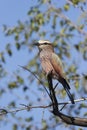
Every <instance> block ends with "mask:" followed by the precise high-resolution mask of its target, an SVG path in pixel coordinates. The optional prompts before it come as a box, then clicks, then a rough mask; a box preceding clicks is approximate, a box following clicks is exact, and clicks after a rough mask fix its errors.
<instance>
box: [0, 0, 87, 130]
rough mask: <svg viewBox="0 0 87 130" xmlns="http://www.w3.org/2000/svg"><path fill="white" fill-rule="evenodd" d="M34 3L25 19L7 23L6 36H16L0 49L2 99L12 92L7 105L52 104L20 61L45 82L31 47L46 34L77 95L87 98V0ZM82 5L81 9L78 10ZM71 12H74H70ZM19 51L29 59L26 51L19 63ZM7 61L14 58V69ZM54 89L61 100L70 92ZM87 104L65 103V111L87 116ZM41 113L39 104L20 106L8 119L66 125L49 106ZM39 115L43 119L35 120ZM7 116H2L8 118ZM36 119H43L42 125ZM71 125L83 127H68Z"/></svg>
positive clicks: (29, 126) (29, 129) (32, 125)
mask: <svg viewBox="0 0 87 130" xmlns="http://www.w3.org/2000/svg"><path fill="white" fill-rule="evenodd" d="M36 3H37V4H36V5H35V4H34V5H31V6H30V8H29V10H28V12H27V17H28V19H27V20H25V22H22V21H20V20H19V21H18V23H17V25H15V26H14V27H12V28H11V27H8V26H7V25H3V31H4V34H5V37H12V38H14V40H13V41H12V42H11V43H10V42H9V43H4V44H5V48H4V50H2V51H0V79H1V81H2V83H1V88H0V97H1V99H2V100H4V99H5V97H6V96H7V97H8V100H7V102H6V103H4V105H5V106H4V107H6V106H8V108H9V109H11V108H15V107H16V106H18V105H19V104H20V103H23V104H29V105H32V106H33V105H34V104H37V103H38V104H42V105H45V104H49V103H50V101H49V98H48V96H47V94H46V92H45V91H44V89H43V87H41V84H40V82H39V81H38V80H37V79H35V77H34V76H33V75H32V74H31V73H29V72H27V71H25V70H23V69H21V68H20V67H19V66H18V65H22V66H23V65H24V66H26V67H27V68H28V69H30V70H31V71H33V72H34V74H36V75H37V76H38V77H39V79H41V80H42V82H43V84H44V85H45V86H47V82H46V79H45V76H44V74H42V73H41V67H40V62H39V59H38V55H37V49H36V48H33V46H32V43H33V41H34V40H38V39H47V40H50V41H51V42H53V43H54V46H55V51H56V53H58V55H59V56H60V58H61V59H62V61H63V63H64V68H65V72H66V74H67V78H68V79H69V81H70V84H71V87H72V89H71V92H72V93H73V95H74V97H75V98H76V99H77V98H78V97H83V96H84V97H85V96H86V94H87V76H86V73H87V71H86V67H85V66H86V65H87V64H86V62H87V31H86V28H87V27H86V26H87V13H86V12H87V10H86V11H85V10H84V8H85V6H87V2H86V0H67V1H64V2H63V3H62V2H61V1H58V0H55V1H52V0H36ZM61 3H62V4H61ZM72 10H73V14H72ZM78 10H79V11H80V13H77V14H75V13H76V11H77V12H78ZM68 14H70V16H69V17H68ZM21 51H22V53H25V54H26V58H25V57H23V55H22V57H21V60H22V59H23V64H21V62H18V63H17V61H18V60H19V59H17V58H18V54H19V53H21ZM14 55H15V57H16V62H15V59H14ZM9 60H10V61H11V62H15V63H16V68H15V69H14V68H13V67H12V69H11V70H12V71H11V70H10V72H12V74H10V72H9V69H8V68H10V67H7V68H6V66H7V65H11V63H10V64H9ZM7 69H8V70H7ZM83 69H84V70H83ZM84 73H85V74H84ZM77 75H78V76H77ZM81 77H83V78H81ZM83 88H84V89H83ZM43 93H44V94H43ZM56 93H57V94H58V101H59V102H62V99H63V100H64V97H66V94H65V93H64V91H63V90H62V89H61V87H60V86H58V88H57V90H56ZM60 93H61V94H60ZM66 99H67V98H66ZM67 100H68V99H67ZM2 107H3V106H2ZM86 107H87V106H86V104H85V102H84V103H83V104H82V103H81V104H78V103H77V104H75V105H74V106H72V105H71V106H66V108H64V109H65V110H64V111H65V112H66V113H67V114H69V115H72V114H74V115H76V116H77V115H79V116H86V114H87V113H86V109H85V108H86ZM83 109H84V110H83ZM67 110H68V111H67ZM43 112H44V114H42V110H41V111H38V110H36V109H35V110H30V111H26V112H24V111H22V112H21V114H18V113H17V114H18V115H17V114H12V115H11V117H9V118H10V120H12V119H14V120H15V121H12V122H11V123H10V124H11V125H13V126H12V129H13V130H18V129H26V130H33V129H44V130H48V129H54V128H57V127H60V126H59V124H61V125H62V126H63V127H65V124H64V123H63V122H61V121H60V120H59V119H57V118H56V117H55V116H53V115H52V114H51V113H49V112H48V111H47V110H46V112H45V110H44V111H43ZM37 113H38V114H37ZM81 113H82V114H81ZM46 114H47V115H48V117H46ZM38 115H39V116H40V117H39V116H38ZM37 116H38V118H39V119H37V120H36V118H37ZM3 118H4V117H2V118H1V119H0V121H1V122H6V121H4V120H3ZM18 122H19V123H18ZM36 122H39V125H38V123H36ZM68 127H69V126H67V128H68ZM69 129H80V128H79V127H78V128H77V127H76V128H73V127H69Z"/></svg>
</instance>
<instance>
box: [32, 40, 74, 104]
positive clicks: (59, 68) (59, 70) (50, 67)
mask: <svg viewBox="0 0 87 130" xmlns="http://www.w3.org/2000/svg"><path fill="white" fill-rule="evenodd" d="M33 45H35V46H38V49H39V58H40V61H41V66H42V69H43V71H44V72H45V74H46V75H48V74H49V72H51V75H52V79H56V80H57V81H58V82H59V83H61V84H62V86H63V87H64V89H65V91H66V93H67V95H68V97H69V99H70V100H71V103H72V104H74V103H75V102H74V98H73V96H72V94H71V93H70V85H69V83H68V82H67V80H66V76H65V73H64V69H63V64H62V61H61V59H60V58H59V56H58V55H57V54H56V53H55V52H54V46H53V44H52V43H51V42H50V41H48V40H39V41H37V42H34V43H33Z"/></svg>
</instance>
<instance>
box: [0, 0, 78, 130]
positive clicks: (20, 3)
mask: <svg viewBox="0 0 87 130" xmlns="http://www.w3.org/2000/svg"><path fill="white" fill-rule="evenodd" d="M35 2H36V0H32V1H30V0H0V51H1V50H4V47H5V44H6V43H9V42H12V41H13V37H9V38H8V37H5V36H4V33H3V29H2V26H3V25H4V24H6V25H7V26H8V27H13V26H15V25H17V21H18V20H20V21H25V20H26V19H27V11H28V9H29V7H30V5H32V4H33V5H34V4H35ZM60 5H62V2H60ZM75 10H76V9H75ZM79 13H80V10H78V12H77V11H76V15H74V14H73V10H72V9H71V14H67V16H68V17H69V18H70V19H71V20H72V21H73V22H77V21H76V19H75V17H79ZM73 18H74V19H73ZM14 52H15V53H17V51H15V49H14ZM27 55H28V52H27V50H26V54H25V53H23V52H22V50H21V51H20V53H17V55H13V59H14V62H13V60H12V59H11V58H9V57H7V60H8V61H9V62H8V63H7V66H6V69H7V71H8V72H10V73H11V74H12V73H13V68H14V70H16V68H17V67H18V65H20V64H22V65H23V62H24V63H26V62H27V60H26V58H25V59H23V60H22V59H21V58H22V57H26V56H27ZM16 56H17V57H18V59H17V58H16ZM16 63H17V64H16ZM9 66H10V67H9ZM11 66H12V67H11ZM2 84H3V83H2ZM15 93H16V91H15ZM10 98H11V95H9V98H8V99H7V102H9V99H10ZM15 99H17V98H15ZM4 100H5V97H4ZM1 105H2V106H4V105H6V103H5V102H3V101H2V102H1V103H0V106H1ZM38 111H39V110H38ZM25 113H26V112H25ZM25 113H24V114H25ZM22 114H23V112H22ZM24 114H23V116H24ZM6 118H7V117H6ZM4 120H5V119H4ZM39 121H40V120H39ZM9 128H10V125H6V126H3V125H0V129H2V130H7V129H9ZM64 130H65V129H64ZM66 130H67V128H66Z"/></svg>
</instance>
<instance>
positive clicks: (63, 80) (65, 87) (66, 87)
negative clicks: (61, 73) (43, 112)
mask: <svg viewBox="0 0 87 130" xmlns="http://www.w3.org/2000/svg"><path fill="white" fill-rule="evenodd" d="M61 84H62V85H63V87H64V89H65V91H66V92H67V94H68V96H69V98H70V100H71V102H72V104H74V103H75V102H74V98H73V96H72V94H71V93H70V91H69V89H70V86H69V84H68V83H67V81H66V80H65V79H64V78H62V79H61Z"/></svg>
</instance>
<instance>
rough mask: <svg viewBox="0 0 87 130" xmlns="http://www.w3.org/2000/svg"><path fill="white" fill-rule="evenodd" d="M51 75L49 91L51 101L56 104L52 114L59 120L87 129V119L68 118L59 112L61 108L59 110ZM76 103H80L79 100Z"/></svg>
mask: <svg viewBox="0 0 87 130" xmlns="http://www.w3.org/2000/svg"><path fill="white" fill-rule="evenodd" d="M51 73H52V72H51ZM51 73H49V75H48V85H49V91H50V93H51V96H52V97H51V100H52V103H54V104H53V106H52V107H53V110H52V113H53V114H54V115H56V116H58V117H59V118H61V119H62V120H63V121H64V122H65V123H67V124H70V125H75V126H83V127H87V118H80V117H72V116H67V115H65V114H63V113H61V112H60V111H59V108H58V105H59V104H58V101H57V99H56V95H55V92H54V88H53V84H52V77H51V75H52V74H51ZM82 100H85V99H82ZM76 101H78V100H76ZM64 106H65V105H64Z"/></svg>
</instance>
